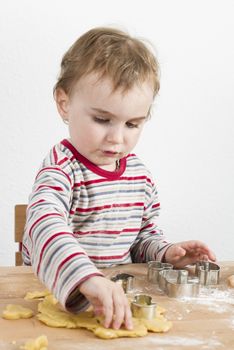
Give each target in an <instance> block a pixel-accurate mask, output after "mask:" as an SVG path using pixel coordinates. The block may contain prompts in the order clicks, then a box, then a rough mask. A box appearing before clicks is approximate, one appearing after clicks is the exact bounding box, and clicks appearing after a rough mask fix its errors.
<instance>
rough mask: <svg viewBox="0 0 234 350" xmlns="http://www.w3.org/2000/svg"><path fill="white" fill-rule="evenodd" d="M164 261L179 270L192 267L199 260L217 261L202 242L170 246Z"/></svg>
mask: <svg viewBox="0 0 234 350" xmlns="http://www.w3.org/2000/svg"><path fill="white" fill-rule="evenodd" d="M164 260H165V261H166V262H167V263H170V264H172V265H174V266H175V267H177V268H182V267H184V266H186V265H191V264H194V263H196V262H197V261H199V260H211V261H216V257H215V255H214V253H213V252H212V251H211V250H210V249H209V248H208V247H207V246H206V245H205V244H204V243H203V242H200V241H185V242H180V243H175V244H173V245H172V246H170V247H169V248H168V249H167V251H166V253H165V257H164Z"/></svg>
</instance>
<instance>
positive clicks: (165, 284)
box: [159, 270, 200, 298]
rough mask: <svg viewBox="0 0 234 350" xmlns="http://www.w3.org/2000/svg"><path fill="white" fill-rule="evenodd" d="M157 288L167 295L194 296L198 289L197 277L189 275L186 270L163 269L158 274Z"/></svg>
mask: <svg viewBox="0 0 234 350" xmlns="http://www.w3.org/2000/svg"><path fill="white" fill-rule="evenodd" d="M159 288H160V289H162V290H163V291H164V292H165V293H166V294H167V295H168V296H169V297H172V298H183V297H196V296H197V295H198V294H199V291H200V284H199V278H198V277H190V276H189V275H188V271H187V270H163V271H161V272H160V274H159Z"/></svg>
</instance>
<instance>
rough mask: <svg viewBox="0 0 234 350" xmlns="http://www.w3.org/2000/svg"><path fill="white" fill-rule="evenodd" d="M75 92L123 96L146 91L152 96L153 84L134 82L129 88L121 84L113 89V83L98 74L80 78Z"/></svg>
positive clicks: (110, 79) (108, 77)
mask: <svg viewBox="0 0 234 350" xmlns="http://www.w3.org/2000/svg"><path fill="white" fill-rule="evenodd" d="M74 88H75V90H76V91H79V90H83V91H84V90H89V91H90V90H92V91H97V90H98V91H102V92H105V93H106V94H109V95H110V96H111V95H114V94H118V95H123V96H124V95H125V94H127V93H129V92H131V91H137V90H139V91H141V90H142V92H143V90H146V89H147V90H148V91H150V92H152V94H153V92H154V91H153V83H152V82H151V81H150V80H146V81H145V82H142V83H140V82H139V81H135V82H133V83H132V85H131V86H130V87H128V86H126V85H125V84H123V85H122V86H120V87H118V88H117V89H116V88H115V85H114V81H113V79H112V78H111V77H110V76H101V75H100V74H98V73H90V74H87V75H84V76H82V77H81V78H80V79H79V80H78V81H77V83H76V84H75V87H74Z"/></svg>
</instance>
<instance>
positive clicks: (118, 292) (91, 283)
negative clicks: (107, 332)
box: [79, 276, 133, 329]
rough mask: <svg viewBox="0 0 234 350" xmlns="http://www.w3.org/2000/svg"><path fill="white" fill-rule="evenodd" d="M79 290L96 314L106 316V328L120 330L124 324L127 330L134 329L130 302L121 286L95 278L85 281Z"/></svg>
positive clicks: (102, 278)
mask: <svg viewBox="0 0 234 350" xmlns="http://www.w3.org/2000/svg"><path fill="white" fill-rule="evenodd" d="M79 290H80V292H81V293H82V294H83V295H84V296H85V297H86V298H87V299H88V300H89V302H90V303H91V304H92V306H93V308H94V313H95V314H98V315H100V314H102V315H103V316H104V327H106V328H108V327H110V326H111V327H113V328H114V329H119V328H120V327H121V324H122V323H123V322H124V324H125V327H126V328H127V329H132V328H133V325H132V313H131V310H130V306H129V302H128V299H127V297H126V295H125V294H124V291H123V288H122V287H121V285H120V284H118V283H115V282H112V281H110V280H108V279H107V278H105V277H101V276H94V277H90V278H89V279H88V280H86V281H84V282H83V283H82V284H81V285H80V287H79ZM112 321H113V323H112Z"/></svg>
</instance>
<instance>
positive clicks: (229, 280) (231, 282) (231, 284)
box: [227, 275, 234, 288]
mask: <svg viewBox="0 0 234 350" xmlns="http://www.w3.org/2000/svg"><path fill="white" fill-rule="evenodd" d="M227 284H228V286H229V287H231V288H234V275H231V276H229V277H228V278H227Z"/></svg>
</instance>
